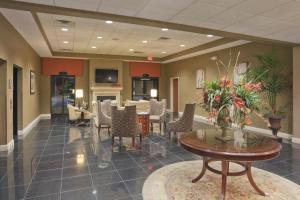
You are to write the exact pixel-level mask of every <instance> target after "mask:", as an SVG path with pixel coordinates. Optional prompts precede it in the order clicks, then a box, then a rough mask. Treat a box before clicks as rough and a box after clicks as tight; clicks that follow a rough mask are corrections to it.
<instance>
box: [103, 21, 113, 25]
mask: <svg viewBox="0 0 300 200" xmlns="http://www.w3.org/2000/svg"><path fill="white" fill-rule="evenodd" d="M105 23H107V24H112V23H113V21H110V20H107V21H105Z"/></svg>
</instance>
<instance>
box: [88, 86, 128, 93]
mask: <svg viewBox="0 0 300 200" xmlns="http://www.w3.org/2000/svg"><path fill="white" fill-rule="evenodd" d="M121 90H123V87H109V86H94V87H91V91H92V92H98V91H99V92H105V91H108V92H120V91H121Z"/></svg>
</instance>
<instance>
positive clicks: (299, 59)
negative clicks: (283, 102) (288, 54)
mask: <svg viewBox="0 0 300 200" xmlns="http://www.w3.org/2000/svg"><path fill="white" fill-rule="evenodd" d="M299 74H300V47H295V48H294V49H293V134H294V135H295V137H296V138H299V139H300V126H299V124H298V123H299V122H300V79H299V76H298V75H299Z"/></svg>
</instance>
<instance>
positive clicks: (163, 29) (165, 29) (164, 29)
mask: <svg viewBox="0 0 300 200" xmlns="http://www.w3.org/2000/svg"><path fill="white" fill-rule="evenodd" d="M161 30H162V31H168V30H169V29H167V28H162V29H161Z"/></svg>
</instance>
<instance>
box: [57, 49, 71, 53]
mask: <svg viewBox="0 0 300 200" xmlns="http://www.w3.org/2000/svg"><path fill="white" fill-rule="evenodd" d="M59 50H60V51H68V52H71V51H73V50H72V49H59Z"/></svg>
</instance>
